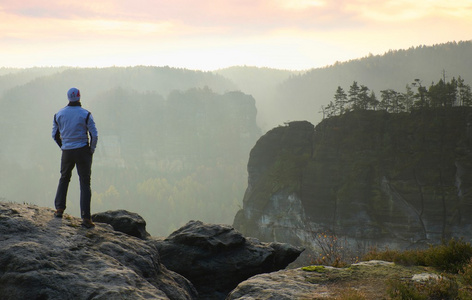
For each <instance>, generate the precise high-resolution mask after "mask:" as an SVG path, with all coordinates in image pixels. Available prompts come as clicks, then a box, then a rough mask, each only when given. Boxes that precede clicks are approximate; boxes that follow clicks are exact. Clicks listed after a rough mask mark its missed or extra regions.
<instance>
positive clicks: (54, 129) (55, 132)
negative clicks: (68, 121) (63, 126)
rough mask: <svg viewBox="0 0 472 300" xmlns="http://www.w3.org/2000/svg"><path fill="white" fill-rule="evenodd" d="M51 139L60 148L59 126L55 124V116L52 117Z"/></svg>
mask: <svg viewBox="0 0 472 300" xmlns="http://www.w3.org/2000/svg"><path fill="white" fill-rule="evenodd" d="M52 138H53V139H54V140H55V141H56V143H57V145H58V146H59V148H61V147H62V139H61V134H60V132H59V126H58V124H57V120H56V115H54V122H52Z"/></svg>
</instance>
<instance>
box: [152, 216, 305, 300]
mask: <svg viewBox="0 0 472 300" xmlns="http://www.w3.org/2000/svg"><path fill="white" fill-rule="evenodd" d="M156 246H157V248H158V249H159V254H160V256H161V260H162V263H163V264H164V265H165V266H166V267H167V268H168V269H170V270H173V271H175V272H177V273H179V274H181V275H183V276H185V278H187V279H189V280H190V281H191V282H192V283H193V285H194V286H195V288H196V289H197V291H198V293H199V298H200V299H205V300H210V299H224V298H225V297H226V295H227V294H228V293H229V292H230V291H231V290H232V289H234V288H235V287H236V286H237V285H238V283H240V282H241V281H243V280H246V279H248V278H249V277H251V276H254V275H256V274H260V273H267V272H273V271H277V270H280V269H283V268H285V267H286V266H287V265H288V264H289V263H291V262H293V261H294V260H295V259H296V258H297V257H298V256H299V255H300V253H301V252H302V251H303V250H302V249H300V248H297V247H293V246H290V245H288V244H281V243H261V242H259V241H258V240H256V239H252V238H245V237H244V236H242V235H241V234H240V233H239V232H237V231H235V230H234V228H232V227H231V226H228V225H215V224H205V223H202V222H200V221H190V222H189V223H187V224H186V225H185V226H183V227H182V228H180V229H179V230H177V231H175V232H174V233H172V234H171V235H170V236H169V237H168V238H166V239H164V240H156Z"/></svg>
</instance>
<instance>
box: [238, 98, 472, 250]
mask: <svg viewBox="0 0 472 300" xmlns="http://www.w3.org/2000/svg"><path fill="white" fill-rule="evenodd" d="M248 175H249V179H248V187H247V190H246V194H245V196H244V201H243V209H242V210H240V211H239V212H238V214H237V215H236V217H235V220H234V224H233V226H234V227H235V228H236V229H237V230H238V231H240V232H241V233H242V234H244V235H246V236H254V237H256V238H259V239H260V240H261V241H267V242H268V241H279V242H287V243H291V244H294V245H297V244H304V243H311V244H315V243H316V236H317V234H319V233H330V234H334V235H335V236H337V237H345V238H346V239H347V240H348V241H349V242H350V243H351V245H354V246H359V247H360V248H363V249H368V247H370V246H375V245H376V246H380V247H383V246H389V247H390V248H399V249H405V248H408V247H416V246H419V245H424V244H428V243H432V244H435V243H440V242H441V240H443V239H446V240H447V239H449V238H452V237H465V238H467V239H470V238H472V233H471V232H472V230H471V229H472V219H470V218H469V217H468V216H469V215H470V214H471V213H472V109H471V108H468V107H453V108H447V109H444V108H441V109H430V110H423V111H415V112H412V113H401V114H389V113H386V112H384V111H354V112H351V113H347V114H345V115H342V116H339V117H332V118H329V119H326V120H324V121H322V122H321V123H320V124H318V125H317V126H316V128H315V127H314V126H313V125H312V124H310V123H309V122H306V121H300V122H292V123H289V124H288V126H285V127H278V128H274V129H273V130H271V131H269V132H267V134H266V135H264V136H263V137H261V138H260V139H259V141H258V142H257V143H256V145H255V146H254V148H253V149H252V151H251V154H250V158H249V162H248Z"/></svg>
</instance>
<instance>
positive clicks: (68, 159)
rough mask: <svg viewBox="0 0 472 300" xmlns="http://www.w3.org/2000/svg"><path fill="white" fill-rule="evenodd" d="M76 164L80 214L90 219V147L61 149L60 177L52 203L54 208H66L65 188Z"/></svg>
mask: <svg viewBox="0 0 472 300" xmlns="http://www.w3.org/2000/svg"><path fill="white" fill-rule="evenodd" d="M76 165H77V174H78V175H79V182H80V215H81V217H82V218H84V219H90V217H91V216H90V201H91V198H92V190H91V188H90V177H91V174H92V153H91V152H90V147H89V146H85V147H82V148H78V149H71V150H62V158H61V178H60V179H59V185H58V187H57V193H56V199H55V200H54V204H55V206H56V209H66V198H67V190H68V188H69V182H70V178H71V176H72V170H73V169H74V166H76Z"/></svg>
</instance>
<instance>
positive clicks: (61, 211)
mask: <svg viewBox="0 0 472 300" xmlns="http://www.w3.org/2000/svg"><path fill="white" fill-rule="evenodd" d="M63 214H64V209H62V208H58V209H56V211H55V212H54V217H56V218H62V215H63Z"/></svg>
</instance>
